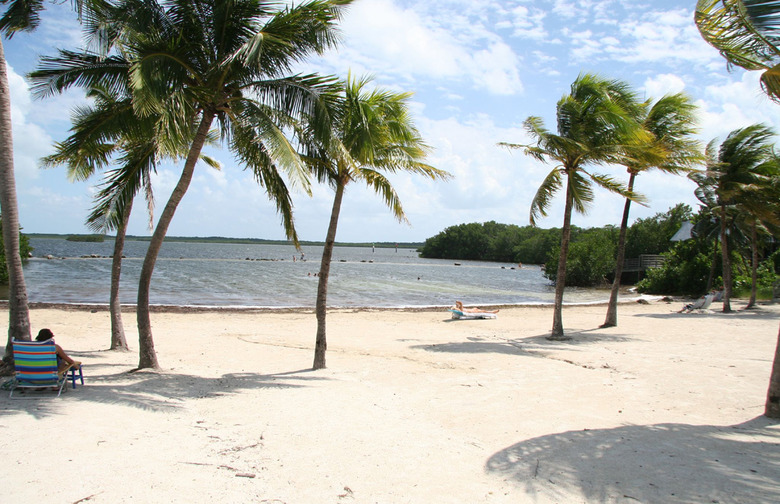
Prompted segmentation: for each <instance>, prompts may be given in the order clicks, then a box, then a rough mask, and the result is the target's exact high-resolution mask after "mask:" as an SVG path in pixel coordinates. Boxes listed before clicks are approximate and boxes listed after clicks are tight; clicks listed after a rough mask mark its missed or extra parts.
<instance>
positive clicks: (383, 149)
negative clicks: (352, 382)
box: [307, 76, 449, 369]
mask: <svg viewBox="0 0 780 504" xmlns="http://www.w3.org/2000/svg"><path fill="white" fill-rule="evenodd" d="M369 83H370V79H369V78H362V79H353V78H351V76H350V77H348V78H347V81H346V82H345V83H344V90H343V97H342V99H341V100H340V101H339V102H338V104H337V106H336V107H337V108H336V110H334V112H333V114H332V117H333V118H334V121H333V125H332V135H331V137H330V138H328V139H326V143H325V144H323V145H320V149H319V152H316V153H315V152H311V155H309V156H308V157H307V159H308V160H309V162H310V164H311V166H312V168H313V170H314V171H315V172H316V173H317V174H318V177H319V178H320V179H326V180H327V181H328V182H329V183H330V185H331V186H333V188H334V189H335V196H334V198H333V207H332V210H331V214H330V223H329V225H328V232H327V236H326V238H325V247H324V249H323V252H322V262H321V265H320V272H319V284H318V287H317V303H316V310H315V311H316V316H317V337H316V343H315V350H314V364H313V367H314V369H322V368H324V367H325V352H326V349H327V336H326V314H327V296H328V277H329V275H330V264H331V259H332V257H333V246H334V243H335V241H336V229H337V227H338V221H339V214H340V212H341V203H342V200H343V198H344V191H345V189H346V187H347V184H349V183H350V182H363V183H365V184H366V185H368V186H369V187H371V188H372V189H374V191H376V193H377V194H379V195H380V196H381V197H382V199H383V200H384V202H385V203H386V204H387V206H388V207H389V208H390V210H391V211H392V212H393V215H394V216H395V217H396V218H397V219H398V220H400V221H405V220H406V217H405V215H404V211H403V208H402V206H401V201H400V199H399V197H398V194H397V193H396V192H395V189H394V188H393V186H392V185H391V183H390V181H389V180H388V179H387V177H386V176H385V173H395V172H398V171H406V172H411V173H416V174H419V175H423V176H425V177H429V178H431V179H447V178H448V177H449V174H448V173H447V172H445V171H442V170H439V169H437V168H434V167H432V166H430V165H428V164H425V163H424V162H423V161H424V159H425V157H426V155H427V154H428V152H429V150H430V148H429V147H428V145H426V144H425V142H424V141H423V139H422V138H421V136H420V134H419V132H418V131H417V128H416V127H415V126H414V123H413V121H412V118H411V115H410V113H409V107H408V99H409V98H410V97H411V94H410V93H399V92H393V91H388V90H382V89H378V88H376V89H373V90H369V89H367V86H368V84H369Z"/></svg>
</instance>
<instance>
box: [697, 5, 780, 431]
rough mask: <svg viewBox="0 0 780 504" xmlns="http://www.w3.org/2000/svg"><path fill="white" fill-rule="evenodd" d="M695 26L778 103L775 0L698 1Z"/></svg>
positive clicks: (775, 410)
mask: <svg viewBox="0 0 780 504" xmlns="http://www.w3.org/2000/svg"><path fill="white" fill-rule="evenodd" d="M695 21H696V26H697V27H698V28H699V32H700V33H701V35H702V37H703V38H704V40H706V41H707V42H709V43H710V44H711V45H712V46H714V47H715V48H716V49H718V50H719V51H720V53H721V55H723V57H724V58H726V60H727V61H728V62H729V64H732V65H736V66H739V67H742V68H745V69H748V70H764V73H763V74H762V76H761V87H762V88H763V90H764V92H765V93H766V94H767V96H769V97H770V98H771V99H773V100H774V101H780V76H778V75H777V72H776V70H775V68H776V67H777V64H778V63H780V5H778V4H777V2H776V1H775V0H720V1H719V0H699V1H698V3H697V4H696V14H695ZM764 414H765V415H766V416H768V417H770V418H780V331H778V334H777V347H776V349H775V358H774V361H773V364H772V374H771V377H770V379H769V389H768V390H767V399H766V407H765V409H764Z"/></svg>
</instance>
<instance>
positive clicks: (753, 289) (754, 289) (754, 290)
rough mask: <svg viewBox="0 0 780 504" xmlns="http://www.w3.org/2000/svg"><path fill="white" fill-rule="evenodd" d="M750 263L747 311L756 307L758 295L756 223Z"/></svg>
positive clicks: (753, 228) (751, 234) (752, 230)
mask: <svg viewBox="0 0 780 504" xmlns="http://www.w3.org/2000/svg"><path fill="white" fill-rule="evenodd" d="M750 262H751V265H750V270H751V271H750V280H751V281H750V301H748V304H747V306H746V307H745V309H746V310H749V309H751V308H753V307H754V306H755V304H756V297H757V294H758V230H757V229H756V223H755V222H754V223H753V225H752V226H750Z"/></svg>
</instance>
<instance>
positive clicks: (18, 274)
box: [0, 42, 30, 362]
mask: <svg viewBox="0 0 780 504" xmlns="http://www.w3.org/2000/svg"><path fill="white" fill-rule="evenodd" d="M0 153H2V154H1V155H0V209H2V223H3V246H4V247H5V262H6V266H7V267H8V282H9V290H8V344H7V345H6V347H5V357H4V360H6V361H8V362H10V361H11V360H12V359H13V346H12V340H14V339H18V340H25V341H29V340H30V312H29V308H28V306H27V287H26V285H25V283H24V271H23V270H22V257H21V255H20V254H19V230H20V226H19V209H18V205H17V202H16V179H15V177H14V154H13V153H14V142H13V135H12V125H11V93H10V88H9V84H8V73H7V72H6V66H5V51H4V49H3V44H2V42H0Z"/></svg>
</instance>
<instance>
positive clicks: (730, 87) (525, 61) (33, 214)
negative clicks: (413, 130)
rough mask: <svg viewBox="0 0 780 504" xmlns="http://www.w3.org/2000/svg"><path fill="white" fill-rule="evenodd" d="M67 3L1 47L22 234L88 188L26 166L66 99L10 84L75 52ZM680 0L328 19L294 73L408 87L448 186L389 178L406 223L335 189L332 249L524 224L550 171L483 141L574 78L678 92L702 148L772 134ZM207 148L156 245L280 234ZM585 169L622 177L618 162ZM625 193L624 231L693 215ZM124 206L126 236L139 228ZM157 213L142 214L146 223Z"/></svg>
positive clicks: (60, 225) (531, 0)
mask: <svg viewBox="0 0 780 504" xmlns="http://www.w3.org/2000/svg"><path fill="white" fill-rule="evenodd" d="M69 6H70V4H69V3H68V2H66V3H65V5H62V6H52V5H51V4H50V3H47V7H48V10H47V11H46V14H45V15H44V18H43V22H42V24H41V27H40V28H39V30H38V31H36V32H34V33H33V34H20V35H17V36H15V37H14V38H13V39H12V40H10V41H4V44H5V52H6V58H7V60H8V63H9V66H10V70H11V72H10V80H11V88H12V100H13V120H14V149H15V152H14V155H15V163H16V177H17V192H18V198H19V212H20V220H21V224H22V226H23V228H24V231H26V232H34V233H85V232H88V230H87V228H86V227H85V226H84V225H83V222H84V218H85V216H86V213H87V212H88V210H89V208H90V207H91V205H92V195H93V193H94V184H95V183H96V182H97V180H95V181H88V182H76V183H73V182H71V181H69V180H68V179H67V177H66V174H65V169H64V168H54V169H47V170H42V169H40V168H39V163H38V160H39V159H40V158H41V157H42V156H45V155H46V154H48V153H50V152H51V145H52V143H53V142H55V141H58V140H62V139H63V138H65V136H66V134H67V129H68V127H69V125H70V117H69V113H70V111H71V110H72V108H73V107H74V106H75V105H77V104H78V103H79V102H80V101H81V97H80V95H79V93H78V92H71V93H69V94H67V95H65V96H63V97H58V98H56V99H46V100H42V101H37V100H33V99H32V98H31V96H30V94H29V92H28V90H27V85H26V83H25V81H24V78H23V76H24V75H25V74H26V73H27V72H29V71H31V70H33V69H34V67H35V64H36V62H37V57H38V56H40V55H44V54H53V52H54V50H55V48H59V47H62V48H76V47H78V46H79V45H80V41H79V30H78V26H77V25H76V24H75V21H74V15H73V13H72V12H71V11H70V10H69ZM694 6H695V1H694V0H690V1H685V2H683V1H679V0H677V1H673V0H653V1H636V0H503V1H490V0H483V1H480V2H474V1H473V0H356V1H355V3H354V4H353V5H352V6H351V7H350V9H349V11H348V13H347V15H346V16H345V18H344V19H343V21H342V23H341V31H342V35H343V38H342V44H341V45H340V47H339V49H338V50H337V51H332V52H330V53H328V54H326V55H324V56H323V57H321V58H317V59H313V60H311V61H310V62H308V63H307V65H306V67H303V68H301V70H302V71H311V70H315V71H318V72H321V73H325V74H334V75H337V76H339V77H346V75H347V73H348V72H350V71H351V72H352V73H353V74H354V75H364V74H371V75H373V76H374V78H375V80H374V82H375V83H376V84H377V85H380V86H384V87H388V88H391V89H395V90H399V91H411V92H413V93H414V96H413V98H412V106H413V110H414V115H415V119H416V123H417V126H418V127H419V129H420V130H421V132H422V134H423V136H424V138H425V139H426V141H427V142H428V143H429V144H430V145H431V146H432V147H433V148H434V151H433V153H432V155H431V156H430V158H429V162H430V164H432V165H434V166H436V167H438V168H441V169H444V170H447V171H449V172H450V173H451V174H452V175H454V178H453V179H452V180H450V181H449V182H431V181H427V180H422V179H419V178H415V177H412V176H407V175H395V176H393V177H392V179H391V180H392V181H393V184H394V185H395V187H396V190H397V191H398V193H399V195H400V197H401V201H402V203H403V205H404V209H405V211H406V214H407V217H408V219H409V221H410V223H411V225H407V224H404V223H398V222H397V221H395V220H394V219H393V218H392V217H391V215H390V212H389V211H388V210H387V208H386V207H385V206H384V205H383V204H382V203H381V200H380V199H379V198H378V197H377V196H376V195H374V194H373V193H372V192H370V191H368V190H366V189H364V188H362V187H360V186H358V185H351V186H348V188H347V192H346V195H345V199H344V204H343V207H342V215H341V219H340V223H339V231H338V236H337V240H339V241H360V242H364V241H390V242H392V241H423V240H425V239H426V238H428V237H430V236H433V235H435V234H437V233H439V232H440V231H442V230H444V229H445V228H446V227H448V226H453V225H456V224H460V223H464V222H484V221H489V220H495V221H497V222H502V223H508V224H517V225H521V226H523V225H526V224H528V214H529V206H530V202H531V199H532V198H533V196H534V194H535V192H536V190H537V188H538V187H539V185H540V184H541V182H542V180H543V178H544V176H545V175H546V174H547V173H548V172H549V170H550V169H551V168H552V166H551V165H545V164H543V163H540V162H538V161H534V160H532V159H530V158H527V157H526V156H524V155H523V154H522V152H521V151H512V152H510V151H508V150H506V149H502V148H499V147H497V145H496V144H497V143H498V142H512V143H528V142H529V141H530V138H529V137H528V136H527V135H526V134H525V132H524V131H523V129H522V122H523V121H524V120H525V119H526V118H527V117H528V116H531V115H535V116H540V117H542V118H544V120H545V121H546V124H547V126H548V128H550V129H554V128H555V104H556V102H557V101H558V99H560V98H561V96H563V95H564V94H566V93H567V92H568V90H569V86H570V85H571V83H572V82H573V81H574V79H576V77H577V75H578V74H580V73H583V72H590V73H597V74H599V75H601V76H603V77H606V78H611V79H621V80H623V81H625V82H627V83H629V84H630V85H631V86H633V87H634V89H636V90H637V91H638V92H639V93H641V94H642V95H644V96H645V97H647V98H660V97H661V96H663V95H664V94H666V93H675V92H680V91H684V92H686V93H688V94H689V95H690V96H691V97H692V98H693V100H694V101H695V102H696V104H697V105H698V107H699V109H698V116H699V126H700V134H699V138H700V139H701V140H702V142H703V143H707V142H709V141H710V140H712V139H713V138H721V139H722V138H724V137H725V135H727V134H728V133H729V132H730V131H732V130H733V129H736V128H739V127H743V126H747V125H749V124H753V123H759V122H762V123H765V124H768V125H770V126H772V127H773V128H775V130H776V131H780V116H779V115H778V113H779V112H780V106H778V105H774V104H772V103H771V102H769V101H768V100H767V99H766V98H765V97H764V96H763V94H762V93H761V91H760V88H759V84H758V75H757V73H756V72H744V71H742V70H739V69H737V70H735V71H733V72H729V71H728V70H727V68H726V63H725V60H723V59H722V58H721V57H720V55H719V54H718V53H717V52H716V51H715V50H714V49H713V48H711V47H710V46H708V45H707V44H705V43H704V41H703V40H702V39H701V37H700V36H699V33H698V31H697V30H696V27H695V26H694V23H693V8H694ZM212 154H213V155H214V156H215V157H217V158H218V160H219V161H220V162H221V164H222V169H221V170H219V171H217V170H214V169H212V168H209V167H207V166H205V165H202V166H198V168H197V169H196V175H195V177H194V179H193V182H192V185H191V186H190V189H189V192H188V193H187V195H186V196H185V198H184V200H183V202H182V204H181V205H180V206H179V210H178V211H177V214H176V216H175V217H174V220H173V223H172V225H171V227H170V228H169V232H168V234H169V235H177V236H230V237H251V238H267V239H281V238H283V237H284V233H283V231H282V228H281V225H280V224H279V218H278V216H277V215H276V213H275V210H274V207H273V205H271V204H270V203H269V202H268V199H267V197H266V195H265V193H264V192H263V190H262V189H261V188H260V187H259V186H258V185H257V184H256V183H255V182H254V180H253V178H252V176H251V174H250V173H249V172H247V171H244V170H243V168H242V167H241V166H239V165H237V163H236V162H235V161H234V160H233V159H232V157H231V156H230V154H229V152H227V151H216V152H212ZM594 171H597V172H606V173H610V174H612V175H614V176H616V177H621V178H625V172H624V170H623V169H621V168H619V167H601V168H595V169H594ZM177 178H178V171H177V167H176V166H163V167H161V168H160V170H159V171H158V175H157V176H156V178H155V180H154V191H155V198H156V200H155V201H156V209H157V211H158V212H160V211H161V209H162V207H163V206H164V204H165V201H167V198H168V195H169V193H170V191H171V189H172V188H173V185H174V184H175V182H176V180H177ZM636 189H637V190H638V191H639V192H641V193H643V194H644V195H645V196H646V197H647V198H648V206H647V207H640V206H638V205H633V208H632V221H633V220H634V219H636V218H641V217H649V216H652V215H655V214H656V213H658V212H663V211H666V210H667V209H668V208H670V207H671V206H674V205H675V204H677V203H680V202H684V203H688V204H690V205H691V206H692V207H694V209H695V208H696V199H695V197H694V196H693V186H692V184H691V183H690V182H688V181H687V180H686V179H685V178H683V177H676V176H670V175H663V174H660V173H648V174H643V175H641V176H640V177H639V178H638V180H637V186H636ZM332 198H333V195H332V191H331V190H330V189H329V188H328V187H325V186H314V187H313V195H312V197H309V196H308V195H306V194H305V193H303V192H296V193H295V195H294V203H295V220H296V228H297V229H298V232H299V235H300V237H301V238H302V239H304V240H322V239H324V237H325V233H326V229H327V225H328V219H329V215H330V208H331V204H332ZM144 208H145V205H144V204H143V203H142V202H140V201H139V202H137V204H136V206H135V214H134V216H133V218H132V220H131V224H130V230H129V232H130V234H136V235H143V234H149V233H150V232H149V230H148V215H147V214H146V213H145V211H144ZM622 208H623V201H622V200H621V199H620V197H618V196H616V195H612V194H608V193H604V192H598V193H597V196H596V201H595V204H594V205H593V206H592V207H591V208H590V210H589V212H588V214H587V215H575V217H574V219H573V223H574V224H575V225H578V226H582V227H591V226H603V225H605V224H615V225H617V224H618V223H619V221H620V216H621V212H622ZM562 213H563V204H562V200H561V199H558V200H556V201H554V202H553V204H552V206H551V208H550V213H549V216H548V217H547V218H544V219H542V220H541V221H539V225H540V226H541V227H559V226H560V225H561V222H562ZM155 217H156V216H155Z"/></svg>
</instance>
